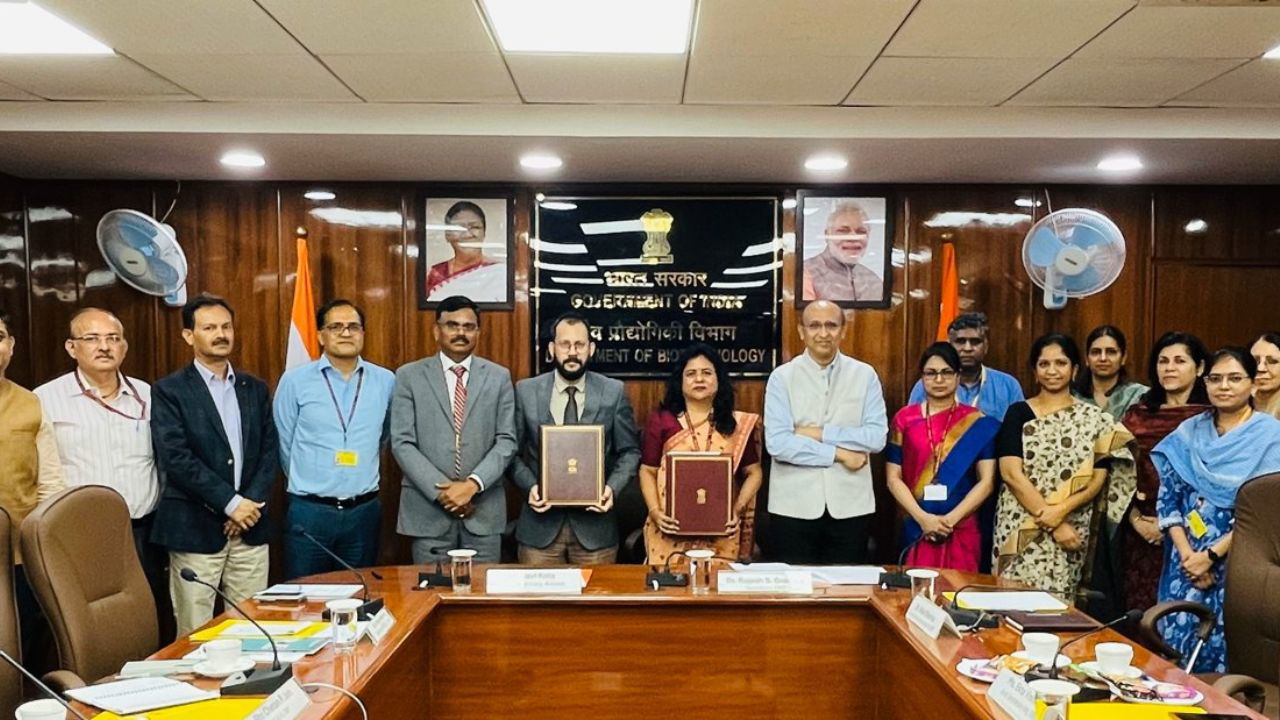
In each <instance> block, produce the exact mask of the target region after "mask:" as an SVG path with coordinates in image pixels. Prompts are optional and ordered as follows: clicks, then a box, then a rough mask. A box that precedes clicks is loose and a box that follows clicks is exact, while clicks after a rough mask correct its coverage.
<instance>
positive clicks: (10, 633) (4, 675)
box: [0, 508, 22, 718]
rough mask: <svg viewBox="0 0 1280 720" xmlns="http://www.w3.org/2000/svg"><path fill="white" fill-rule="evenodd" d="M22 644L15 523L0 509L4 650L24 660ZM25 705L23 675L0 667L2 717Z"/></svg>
mask: <svg viewBox="0 0 1280 720" xmlns="http://www.w3.org/2000/svg"><path fill="white" fill-rule="evenodd" d="M20 648H21V644H20V643H19V642H18V607H17V602H16V601H15V599H14V595H13V522H12V521H11V520H10V519H9V513H7V512H5V510H4V508H0V650H3V651H5V652H6V653H8V654H9V657H11V658H13V659H14V660H17V661H19V662H21V661H22V651H21V649H20ZM21 704H22V675H21V674H20V673H19V672H18V671H17V670H15V669H13V668H11V667H9V666H8V665H4V666H2V667H0V717H4V718H10V717H13V711H14V710H15V709H16V708H17V707H18V706H19V705H21Z"/></svg>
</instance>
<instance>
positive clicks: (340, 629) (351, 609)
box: [324, 598, 361, 653]
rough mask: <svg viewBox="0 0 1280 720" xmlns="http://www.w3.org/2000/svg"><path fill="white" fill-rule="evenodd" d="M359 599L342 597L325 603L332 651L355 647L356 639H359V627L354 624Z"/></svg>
mask: <svg viewBox="0 0 1280 720" xmlns="http://www.w3.org/2000/svg"><path fill="white" fill-rule="evenodd" d="M360 605H361V601H360V600H359V599H357V598H342V599H340V600H330V601H329V602H327V603H325V605H324V606H325V607H326V608H328V609H329V625H330V627H331V628H332V629H333V650H334V652H339V653H343V652H351V651H352V650H355V649H356V641H358V640H359V639H360V629H359V626H358V625H357V624H356V615H357V613H358V612H359V609H360Z"/></svg>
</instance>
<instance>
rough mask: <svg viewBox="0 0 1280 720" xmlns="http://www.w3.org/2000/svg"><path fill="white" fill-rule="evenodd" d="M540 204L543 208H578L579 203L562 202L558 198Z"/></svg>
mask: <svg viewBox="0 0 1280 720" xmlns="http://www.w3.org/2000/svg"><path fill="white" fill-rule="evenodd" d="M539 205H540V206H541V207H542V209H543V210H577V209H578V205H577V204H576V203H571V202H561V201H558V200H548V201H546V202H544V203H539Z"/></svg>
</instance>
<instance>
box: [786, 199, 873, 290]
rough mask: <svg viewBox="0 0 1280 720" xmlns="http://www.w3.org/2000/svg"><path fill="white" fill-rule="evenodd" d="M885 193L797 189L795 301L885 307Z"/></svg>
mask: <svg viewBox="0 0 1280 720" xmlns="http://www.w3.org/2000/svg"><path fill="white" fill-rule="evenodd" d="M891 208H892V206H891V204H890V202H889V198H888V197H887V196H883V195H881V196H864V197H855V196H850V195H847V194H835V193H824V192H820V191H808V190H801V191H800V192H799V193H797V194H796V256H797V259H798V260H799V262H797V263H796V268H797V277H796V288H797V292H796V301H797V304H798V305H801V306H803V305H805V304H807V303H810V302H813V301H814V300H830V301H832V302H834V303H836V304H837V305H839V306H840V307H845V308H887V307H889V298H890V291H891V287H890V286H891V285H892V282H893V268H892V265H891V264H890V256H891V255H892V251H893V244H892V242H891V241H890V239H891V238H892V237H893V227H892V217H891V215H892V213H891Z"/></svg>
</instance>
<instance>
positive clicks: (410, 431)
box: [391, 295, 516, 565]
mask: <svg viewBox="0 0 1280 720" xmlns="http://www.w3.org/2000/svg"><path fill="white" fill-rule="evenodd" d="M432 332H433V333H434V335H435V339H436V344H437V345H438V346H439V348H440V352H438V353H437V354H435V355H432V356H430V357H426V358H423V359H422V360H418V361H416V362H411V363H409V364H408V365H405V366H404V367H402V368H400V369H399V370H397V371H396V387H395V391H394V392H393V393H392V396H391V452H392V454H393V455H395V458H396V462H398V463H399V464H400V468H401V470H403V471H404V480H403V481H402V482H401V484H400V517H399V521H398V522H397V524H396V531H397V532H399V533H400V534H401V535H407V536H408V537H409V538H410V539H411V540H412V541H413V544H412V551H413V561H414V562H415V563H417V564H420V565H422V564H427V563H431V562H434V561H436V560H438V559H440V558H441V557H442V556H444V554H445V552H446V551H447V550H453V549H456V548H471V549H473V550H475V551H476V556H475V560H476V562H482V563H496V562H499V561H500V560H501V553H502V530H503V528H504V527H506V524H507V499H506V493H505V489H504V488H503V486H502V477H503V475H504V474H505V473H506V470H507V465H508V463H510V461H511V456H512V455H513V454H515V451H516V428H515V394H514V392H513V391H512V389H511V373H510V372H508V371H507V369H506V368H504V367H502V366H501V365H498V364H496V363H492V362H490V361H488V360H485V359H484V358H482V357H477V356H476V355H475V354H474V351H475V348H476V342H477V340H479V338H480V332H481V330H480V309H479V307H478V306H477V305H476V304H475V303H474V302H472V301H471V300H470V299H469V298H466V297H463V296H461V295H454V296H452V297H448V298H445V299H444V300H442V301H441V302H440V305H439V306H438V307H437V308H436V325H435V328H434V329H433V330H432Z"/></svg>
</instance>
